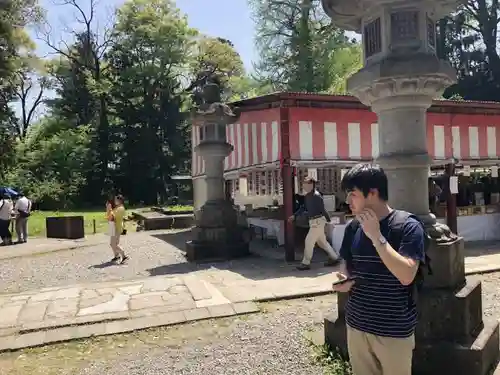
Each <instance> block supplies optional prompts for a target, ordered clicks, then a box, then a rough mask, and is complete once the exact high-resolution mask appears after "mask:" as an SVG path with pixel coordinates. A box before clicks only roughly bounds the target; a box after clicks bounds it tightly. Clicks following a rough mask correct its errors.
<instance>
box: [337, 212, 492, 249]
mask: <svg viewBox="0 0 500 375" xmlns="http://www.w3.org/2000/svg"><path fill="white" fill-rule="evenodd" d="M438 221H439V222H440V223H443V224H444V223H446V219H438ZM457 221H458V235H459V236H461V237H463V238H464V241H465V242H472V241H498V240H500V213H498V214H486V215H472V216H459V217H458V220H457ZM346 226H347V224H341V225H335V227H334V228H333V229H332V231H331V236H332V241H333V247H334V248H335V249H336V250H337V251H338V250H340V247H341V246H342V240H343V239H344V232H345V228H346Z"/></svg>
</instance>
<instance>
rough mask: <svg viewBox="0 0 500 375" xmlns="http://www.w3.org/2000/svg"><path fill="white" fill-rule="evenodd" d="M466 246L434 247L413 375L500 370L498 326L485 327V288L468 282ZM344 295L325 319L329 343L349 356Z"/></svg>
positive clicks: (421, 295)
mask: <svg viewBox="0 0 500 375" xmlns="http://www.w3.org/2000/svg"><path fill="white" fill-rule="evenodd" d="M463 249H464V243H463V239H462V238H459V239H457V240H455V241H453V242H451V243H439V242H434V243H433V245H432V246H431V248H430V249H429V250H428V253H429V257H430V258H431V259H432V268H433V269H432V270H433V275H430V276H427V275H426V277H425V286H424V289H423V290H422V291H421V292H420V293H419V295H418V308H419V324H418V326H417V330H416V333H415V336H416V348H415V352H414V356H413V374H414V375H442V374H457V375H460V374H463V375H486V374H489V373H490V371H492V370H493V368H494V367H495V366H496V364H497V360H498V356H499V346H498V341H499V324H498V322H494V323H491V324H484V322H483V315H482V301H481V283H480V282H477V281H475V282H473V281H470V280H467V279H466V278H465V262H464V251H463ZM346 302H347V295H346V294H339V296H338V313H337V315H335V316H330V317H327V318H326V319H325V340H326V341H327V342H328V343H329V344H330V345H331V346H332V347H338V348H339V349H340V350H341V352H343V353H344V354H347V340H346V327H345V304H346Z"/></svg>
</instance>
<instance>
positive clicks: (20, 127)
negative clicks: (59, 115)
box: [11, 54, 49, 139]
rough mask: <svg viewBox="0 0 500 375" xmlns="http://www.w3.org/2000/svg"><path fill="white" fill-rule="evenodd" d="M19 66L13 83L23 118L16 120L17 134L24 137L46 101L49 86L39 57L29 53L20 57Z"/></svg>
mask: <svg viewBox="0 0 500 375" xmlns="http://www.w3.org/2000/svg"><path fill="white" fill-rule="evenodd" d="M18 62H19V64H18V67H17V68H16V72H15V74H14V76H13V77H11V85H12V86H13V87H14V97H15V100H17V101H19V104H20V111H21V118H20V120H18V121H16V130H17V135H18V136H19V138H20V139H24V137H25V136H26V134H27V131H28V129H29V127H30V126H31V124H32V123H33V120H34V118H35V116H36V114H37V110H38V109H39V108H40V106H41V105H42V104H43V103H44V99H45V97H44V93H45V92H46V89H48V88H49V80H48V78H47V76H46V75H45V65H44V63H43V61H42V60H40V59H39V58H38V57H36V56H34V55H31V54H28V55H25V56H22V57H20V58H19V59H18Z"/></svg>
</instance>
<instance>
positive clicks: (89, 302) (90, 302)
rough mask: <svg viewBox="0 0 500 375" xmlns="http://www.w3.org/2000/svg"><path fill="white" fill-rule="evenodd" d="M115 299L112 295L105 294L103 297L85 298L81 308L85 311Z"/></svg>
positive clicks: (82, 300) (81, 302)
mask: <svg viewBox="0 0 500 375" xmlns="http://www.w3.org/2000/svg"><path fill="white" fill-rule="evenodd" d="M112 299H113V295H112V294H103V295H102V296H97V297H93V298H83V297H82V299H81V301H80V308H81V309H84V308H87V307H91V306H96V305H100V304H102V303H106V302H109V301H111V300H112Z"/></svg>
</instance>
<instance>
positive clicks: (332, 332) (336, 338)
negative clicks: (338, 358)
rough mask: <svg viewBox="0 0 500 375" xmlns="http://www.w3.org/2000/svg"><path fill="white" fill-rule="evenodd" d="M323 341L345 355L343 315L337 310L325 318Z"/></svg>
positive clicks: (345, 337) (345, 332) (345, 331)
mask: <svg viewBox="0 0 500 375" xmlns="http://www.w3.org/2000/svg"><path fill="white" fill-rule="evenodd" d="M324 330H325V333H324V334H325V343H327V344H328V345H330V347H331V348H336V349H338V350H339V351H340V352H341V353H342V354H343V355H345V356H347V330H346V324H345V318H344V316H340V315H339V314H338V313H337V312H336V313H333V314H330V315H328V316H327V317H326V318H325V324H324Z"/></svg>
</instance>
